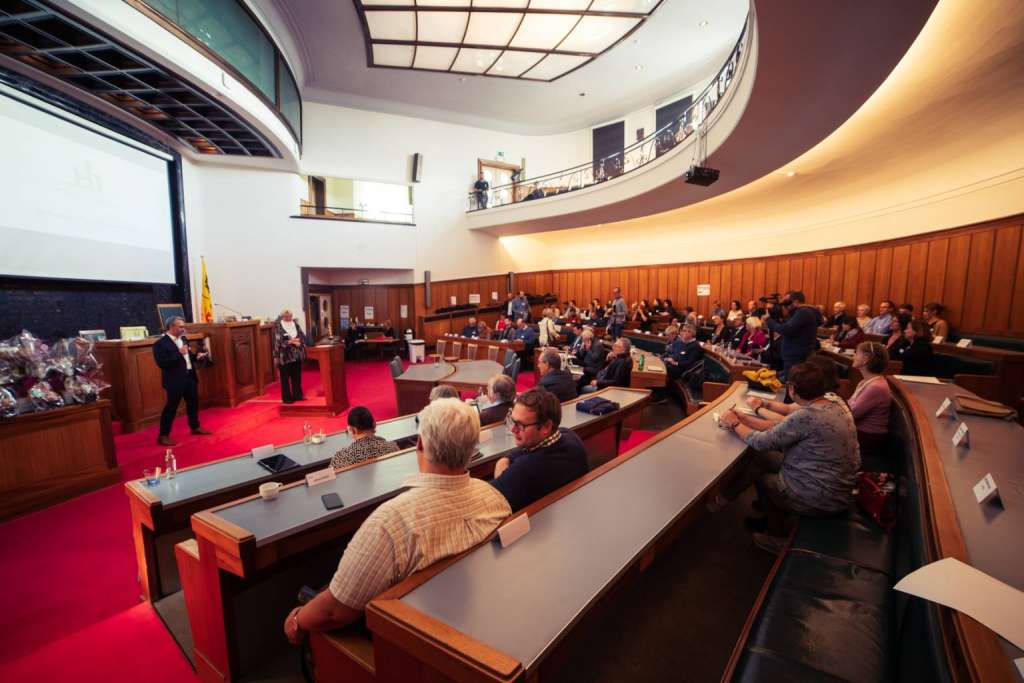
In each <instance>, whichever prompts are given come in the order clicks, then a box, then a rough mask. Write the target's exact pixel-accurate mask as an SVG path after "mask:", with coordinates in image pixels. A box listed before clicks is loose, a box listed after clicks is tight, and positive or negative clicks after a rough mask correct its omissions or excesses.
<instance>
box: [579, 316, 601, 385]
mask: <svg viewBox="0 0 1024 683" xmlns="http://www.w3.org/2000/svg"><path fill="white" fill-rule="evenodd" d="M575 357H576V364H577V365H579V366H581V367H582V368H583V376H582V377H580V379H579V381H578V382H577V383H576V389H577V390H582V389H583V387H585V386H587V385H588V384H590V380H592V379H594V378H595V377H597V373H599V372H601V370H603V369H604V363H605V351H604V345H602V344H601V342H600V341H598V340H597V338H596V337H595V336H594V330H592V329H586V330H583V333H582V334H580V345H579V347H577V349H576V351H575Z"/></svg>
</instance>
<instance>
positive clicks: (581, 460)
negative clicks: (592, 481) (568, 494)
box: [491, 388, 589, 512]
mask: <svg viewBox="0 0 1024 683" xmlns="http://www.w3.org/2000/svg"><path fill="white" fill-rule="evenodd" d="M561 421H562V405H561V404H560V403H559V402H558V399H557V398H556V397H555V395H554V394H552V393H551V392H549V391H546V390H544V389H540V388H534V389H530V390H529V391H524V392H523V393H521V394H519V396H518V397H517V398H516V402H515V405H514V406H513V407H512V414H511V415H509V417H508V419H507V420H506V421H505V422H506V424H507V425H508V429H509V431H510V432H512V435H513V437H514V438H515V441H516V448H515V449H514V450H513V451H512V452H511V453H509V454H508V456H507V457H504V458H501V459H500V460H498V462H497V464H495V466H494V480H493V481H492V482H491V484H492V485H493V486H494V488H496V489H498V491H500V492H501V494H502V495H503V496H505V499H506V500H508V504H509V506H511V508H512V511H513V512H515V511H516V510H520V509H522V508H524V507H526V506H527V505H529V504H530V503H532V502H533V501H535V500H538V499H539V498H543V497H544V496H545V495H547V494H548V493H550V492H552V491H554V490H555V489H557V488H559V487H561V486H564V485H566V484H568V483H569V482H571V481H573V480H574V479H578V478H579V477H582V476H583V475H584V474H586V473H587V470H588V469H589V466H588V465H587V451H586V449H585V448H584V446H583V442H582V441H580V438H579V437H578V436H576V434H575V433H573V432H572V430H569V429H565V428H560V427H559V426H558V425H559V424H560V423H561Z"/></svg>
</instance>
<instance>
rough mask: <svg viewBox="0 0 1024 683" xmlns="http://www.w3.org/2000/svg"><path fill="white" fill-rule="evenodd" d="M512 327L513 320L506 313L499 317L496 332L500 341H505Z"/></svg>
mask: <svg viewBox="0 0 1024 683" xmlns="http://www.w3.org/2000/svg"><path fill="white" fill-rule="evenodd" d="M510 327H512V319H511V318H510V317H508V316H507V315H505V314H504V313H503V314H501V315H499V316H498V322H496V323H494V331H495V333H497V338H498V339H504V333H505V332H506V331H507V330H508V328H510Z"/></svg>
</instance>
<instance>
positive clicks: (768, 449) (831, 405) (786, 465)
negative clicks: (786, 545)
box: [708, 363, 860, 552]
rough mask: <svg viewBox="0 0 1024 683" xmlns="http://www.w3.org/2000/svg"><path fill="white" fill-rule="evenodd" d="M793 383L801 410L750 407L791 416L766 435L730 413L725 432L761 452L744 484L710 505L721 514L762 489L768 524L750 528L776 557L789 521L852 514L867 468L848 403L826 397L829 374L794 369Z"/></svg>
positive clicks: (793, 393)
mask: <svg viewBox="0 0 1024 683" xmlns="http://www.w3.org/2000/svg"><path fill="white" fill-rule="evenodd" d="M788 384H789V393H790V395H791V396H792V397H793V400H794V401H795V402H796V406H797V407H796V408H789V407H785V408H784V407H783V405H782V404H778V403H777V402H774V401H769V402H765V403H764V404H762V403H761V402H757V403H756V404H755V402H754V401H750V404H751V406H755V405H756V406H757V411H760V409H761V407H762V406H764V405H767V407H769V408H770V409H772V410H775V411H781V410H784V411H785V412H787V413H788V414H787V415H786V417H785V418H784V419H783V420H782V421H781V422H779V423H778V424H775V425H773V426H771V427H769V428H768V429H766V430H764V431H759V430H758V429H756V428H753V427H751V426H748V424H747V423H748V418H747V417H746V416H741V415H739V414H737V413H736V411H734V410H732V409H730V410H728V411H726V412H725V413H723V414H722V416H721V418H720V419H719V423H720V424H721V426H722V427H725V428H726V429H732V430H734V431H735V432H736V435H737V436H739V437H740V438H741V439H743V440H744V441H746V442H747V444H748V445H750V446H751V448H753V449H755V451H756V452H755V454H754V458H753V459H752V460H751V462H750V464H749V465H748V467H747V468H746V469H745V470H744V471H743V472H741V473H740V475H739V476H738V477H737V479H736V481H735V482H733V483H732V485H730V486H728V487H726V489H725V490H724V491H723V492H722V493H719V494H717V496H716V497H715V499H714V500H713V501H712V502H711V503H709V505H708V506H709V508H712V509H720V508H721V507H724V506H725V505H726V504H727V503H728V501H730V500H732V499H734V498H736V497H737V496H738V495H739V494H740V493H742V492H743V491H744V489H746V488H747V486H749V485H750V484H754V485H755V486H756V487H757V492H758V500H759V501H760V506H761V509H762V512H764V514H765V518H764V520H751V522H749V523H748V526H750V527H751V529H752V530H754V531H756V532H757V533H755V534H754V542H755V543H756V544H757V545H758V546H760V547H761V548H764V549H766V550H770V551H772V552H778V550H779V549H780V548H781V546H782V541H783V539H782V538H779V535H781V534H783V533H784V525H785V517H786V515H787V514H797V515H831V514H835V513H838V512H842V511H844V510H846V509H847V508H848V507H849V505H850V501H851V500H852V491H853V485H854V481H855V479H856V476H857V470H858V469H859V468H860V450H859V448H858V446H857V428H856V427H855V426H854V422H853V415H852V413H851V412H850V409H849V408H848V407H847V405H846V403H845V402H843V400H842V399H840V398H839V397H838V396H835V395H834V394H826V393H825V374H824V373H823V372H822V370H821V368H819V367H817V366H816V365H814V364H813V363H801V364H800V365H797V366H794V367H793V368H792V369H791V370H790V374H789V382H788ZM762 530H763V531H769V532H770V533H769V534H765V533H760V532H761V531H762Z"/></svg>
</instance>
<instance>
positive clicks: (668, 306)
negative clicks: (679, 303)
mask: <svg viewBox="0 0 1024 683" xmlns="http://www.w3.org/2000/svg"><path fill="white" fill-rule="evenodd" d="M664 306H665V315H667V316H668V317H669V320H673V319H676V318H679V311H677V310H676V307H675V306H673V305H672V299H665V302H664Z"/></svg>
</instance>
